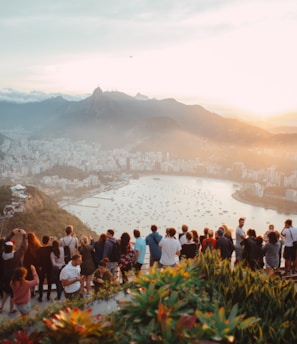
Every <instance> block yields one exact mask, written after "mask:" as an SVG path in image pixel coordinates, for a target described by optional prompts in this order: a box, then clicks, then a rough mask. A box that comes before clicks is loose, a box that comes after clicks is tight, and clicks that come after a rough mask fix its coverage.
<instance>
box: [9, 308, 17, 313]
mask: <svg viewBox="0 0 297 344" xmlns="http://www.w3.org/2000/svg"><path fill="white" fill-rule="evenodd" d="M16 312H17V310H16V309H13V310H12V311H10V312H9V314H15V313H16Z"/></svg>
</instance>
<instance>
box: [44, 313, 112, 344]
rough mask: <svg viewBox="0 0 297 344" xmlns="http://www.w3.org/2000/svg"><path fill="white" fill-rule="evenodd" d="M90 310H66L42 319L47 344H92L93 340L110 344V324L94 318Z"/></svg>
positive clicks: (99, 318)
mask: <svg viewBox="0 0 297 344" xmlns="http://www.w3.org/2000/svg"><path fill="white" fill-rule="evenodd" d="M91 312H92V311H91V309H86V310H80V309H79V308H66V309H64V310H61V311H59V312H58V313H57V314H55V315H54V316H52V317H51V318H49V319H44V324H45V326H46V328H47V330H46V337H47V340H48V343H67V341H68V343H74V344H75V343H92V342H94V340H95V339H98V340H99V339H100V340H104V343H112V337H113V333H112V330H111V329H110V323H108V322H106V321H105V320H103V318H101V317H97V318H94V317H93V316H92V314H91Z"/></svg>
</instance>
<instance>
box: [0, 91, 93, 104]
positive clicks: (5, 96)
mask: <svg viewBox="0 0 297 344" xmlns="http://www.w3.org/2000/svg"><path fill="white" fill-rule="evenodd" d="M58 96H61V97H63V98H65V99H68V100H81V99H83V98H85V97H86V96H87V95H69V94H63V93H45V92H41V91H31V92H20V91H17V90H14V89H11V88H6V89H2V90H0V101H7V102H14V103H29V102H39V101H43V100H46V99H50V98H53V97H58Z"/></svg>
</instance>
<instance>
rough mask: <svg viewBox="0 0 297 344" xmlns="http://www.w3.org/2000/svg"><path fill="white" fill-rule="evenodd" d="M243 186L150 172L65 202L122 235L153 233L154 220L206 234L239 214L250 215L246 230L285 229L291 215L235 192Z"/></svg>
mask: <svg viewBox="0 0 297 344" xmlns="http://www.w3.org/2000/svg"><path fill="white" fill-rule="evenodd" d="M239 187H240V186H239V185H237V184H234V183H233V182H231V181H226V180H218V179H208V178H199V177H185V176H164V175H160V176H159V175H157V176H144V177H141V178H139V179H131V180H130V181H129V183H128V184H125V185H122V186H120V187H119V188H116V189H112V190H108V191H104V192H101V193H98V194H95V195H93V196H89V197H87V198H82V199H80V200H79V201H77V202H75V203H72V204H68V205H66V206H64V209H65V210H67V211H69V212H71V213H73V214H74V215H76V216H78V217H79V218H80V219H81V220H82V221H83V222H84V223H86V224H87V225H88V226H89V227H91V228H92V229H93V230H95V231H96V232H97V233H98V234H100V233H102V232H105V231H106V230H107V229H108V228H113V229H114V230H115V233H116V236H120V234H121V233H122V232H128V233H130V235H132V234H133V229H135V228H139V229H140V231H141V234H142V236H146V235H147V234H149V233H150V226H151V224H153V223H155V224H157V226H158V228H159V232H160V233H161V234H164V233H165V230H166V228H167V227H175V228H176V229H177V231H178V232H179V231H180V228H181V225H182V224H183V223H185V224H187V225H188V226H189V228H190V229H196V230H198V233H199V234H202V231H203V228H204V227H206V226H208V227H210V228H212V229H214V230H216V229H217V228H218V226H220V225H221V224H226V225H227V226H228V227H231V228H233V229H234V228H236V226H237V222H238V218H239V217H241V216H243V217H245V218H246V224H245V230H247V229H249V228H253V229H255V230H256V232H257V234H258V235H263V234H264V233H265V231H266V230H267V228H268V224H269V223H273V224H274V225H275V228H276V229H278V230H281V229H282V226H283V222H284V219H285V218H288V217H291V218H292V219H293V221H294V216H295V215H293V214H282V213H279V212H277V211H276V210H271V209H265V208H262V207H259V206H254V205H251V204H245V203H242V202H240V201H238V200H236V199H234V198H233V197H232V194H233V193H234V192H235V191H236V190H238V188H239Z"/></svg>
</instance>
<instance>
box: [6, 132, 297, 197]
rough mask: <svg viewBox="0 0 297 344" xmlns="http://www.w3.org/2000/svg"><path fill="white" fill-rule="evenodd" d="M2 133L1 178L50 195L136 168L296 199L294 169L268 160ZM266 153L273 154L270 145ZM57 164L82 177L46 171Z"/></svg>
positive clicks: (94, 184)
mask: <svg viewBox="0 0 297 344" xmlns="http://www.w3.org/2000/svg"><path fill="white" fill-rule="evenodd" d="M3 134H5V135H6V136H7V137H9V139H8V138H7V139H5V140H4V142H3V143H2V145H1V146H0V148H1V151H2V152H3V153H4V156H3V159H2V161H1V166H0V174H1V184H15V183H22V184H29V185H34V186H36V187H38V188H40V189H41V190H43V191H45V192H47V193H49V194H52V195H55V194H57V193H63V194H65V195H66V196H67V194H71V193H73V192H75V191H76V190H78V189H80V190H81V189H90V188H100V187H101V186H102V178H101V177H102V175H110V178H111V179H110V181H111V180H112V179H116V180H117V181H119V180H123V179H127V175H128V176H129V175H134V176H135V175H137V173H164V174H180V175H195V176H207V177H211V178H217V179H229V180H234V181H237V182H240V183H242V184H243V185H244V189H245V190H248V192H249V194H250V196H252V197H257V198H262V197H264V196H265V193H266V192H268V191H267V190H269V192H270V193H271V192H272V193H273V194H274V195H273V197H274V198H280V199H282V200H286V201H289V202H297V169H296V170H291V172H288V174H286V173H284V172H283V171H282V172H280V171H278V169H277V167H276V166H273V165H272V166H270V167H268V168H262V169H251V168H247V167H246V165H245V163H244V161H236V162H233V163H232V164H230V166H229V167H225V166H222V165H221V164H220V163H218V162H216V161H212V160H211V159H209V161H207V160H206V159H203V160H202V159H200V158H198V157H197V158H196V159H192V160H184V159H180V158H175V157H173V156H171V154H170V153H169V152H140V151H139V152H132V151H131V149H129V147H126V148H121V149H119V148H117V149H113V150H104V149H103V148H102V146H101V145H98V144H97V143H96V144H95V143H94V144H92V143H88V142H86V141H71V140H69V139H67V138H60V139H53V140H50V141H49V140H46V139H32V138H29V134H28V133H27V135H26V133H24V132H23V131H21V130H14V131H9V132H5V133H3ZM269 153H270V154H271V155H273V154H277V153H275V152H273V151H272V150H271V151H270V152H269ZM290 159H291V160H292V161H295V160H296V159H297V154H295V156H294V155H292V154H291V156H290ZM57 165H59V166H68V167H69V166H71V167H74V168H77V169H79V170H81V171H82V172H83V175H84V177H83V178H67V177H66V176H65V177H64V176H63V177H60V176H58V175H52V174H49V175H47V171H48V170H50V169H52V168H53V167H54V166H57ZM271 190H272V191H271ZM270 196H271V195H270Z"/></svg>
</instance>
